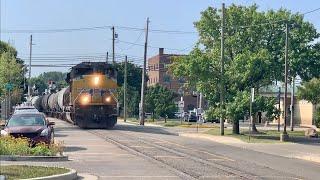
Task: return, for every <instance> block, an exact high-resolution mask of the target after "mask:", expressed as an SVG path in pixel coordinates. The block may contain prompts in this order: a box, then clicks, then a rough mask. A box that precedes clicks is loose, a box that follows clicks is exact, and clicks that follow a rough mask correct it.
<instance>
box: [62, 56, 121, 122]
mask: <svg viewBox="0 0 320 180" xmlns="http://www.w3.org/2000/svg"><path fill="white" fill-rule="evenodd" d="M116 80H117V71H116V69H115V68H114V67H113V66H112V65H111V64H107V63H104V62H83V63H80V64H78V65H76V66H74V67H73V68H72V69H71V72H70V73H68V75H67V79H66V81H67V82H68V83H69V85H70V96H69V98H70V100H69V106H70V112H69V113H68V115H67V118H68V119H69V120H71V121H73V122H74V124H76V125H78V126H79V127H81V128H111V127H113V126H114V125H115V124H116V122H117V103H118V100H117V95H116V89H117V87H118V86H117V81H116Z"/></svg>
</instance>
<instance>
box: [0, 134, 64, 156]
mask: <svg viewBox="0 0 320 180" xmlns="http://www.w3.org/2000/svg"><path fill="white" fill-rule="evenodd" d="M62 151H63V146H62V143H58V144H50V145H46V144H44V143H40V144H36V145H35V146H34V147H31V146H30V145H29V142H28V139H27V138H14V137H11V136H3V137H0V155H19V156H54V155H56V154H57V153H60V155H61V154H62Z"/></svg>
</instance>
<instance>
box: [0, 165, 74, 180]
mask: <svg viewBox="0 0 320 180" xmlns="http://www.w3.org/2000/svg"><path fill="white" fill-rule="evenodd" d="M69 171H70V170H68V169H65V168H60V167H44V166H28V165H4V166H1V175H4V176H5V179H8V180H12V179H29V178H39V177H44V176H52V175H57V174H63V173H67V172H69Z"/></svg>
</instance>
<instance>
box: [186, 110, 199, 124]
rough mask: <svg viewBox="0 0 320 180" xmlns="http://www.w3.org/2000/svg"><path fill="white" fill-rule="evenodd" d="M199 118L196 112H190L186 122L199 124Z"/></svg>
mask: <svg viewBox="0 0 320 180" xmlns="http://www.w3.org/2000/svg"><path fill="white" fill-rule="evenodd" d="M197 120H198V118H197V115H196V112H194V111H189V113H188V114H187V115H186V116H185V117H184V121H187V122H197Z"/></svg>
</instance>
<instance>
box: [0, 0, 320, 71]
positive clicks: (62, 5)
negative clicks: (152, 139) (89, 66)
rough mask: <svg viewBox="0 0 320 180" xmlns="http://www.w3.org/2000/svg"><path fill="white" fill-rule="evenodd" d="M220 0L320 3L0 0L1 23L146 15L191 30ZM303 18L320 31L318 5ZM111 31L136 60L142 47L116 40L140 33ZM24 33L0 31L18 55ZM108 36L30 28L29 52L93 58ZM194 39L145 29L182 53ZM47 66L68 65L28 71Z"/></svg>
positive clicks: (306, 7) (105, 21) (309, 6)
mask: <svg viewBox="0 0 320 180" xmlns="http://www.w3.org/2000/svg"><path fill="white" fill-rule="evenodd" d="M222 2H225V3H226V6H228V5H230V4H231V3H235V4H241V5H251V4H253V3H256V4H257V5H258V6H259V7H260V10H268V9H279V8H281V7H283V8H286V9H290V10H291V11H292V12H307V11H310V10H313V9H315V8H318V7H320V1H318V0H304V1H294V0H291V1H290V0H287V1H285V0H260V1H258V0H257V1H253V0H239V1H221V0H157V1H156V0H135V1H132V0H108V1H106V0H54V1H53V0H1V29H3V30H8V29H9V30H13V29H14V30H21V29H23V30H24V29H32V30H34V29H64V28H66V29H68V28H81V27H94V26H108V25H114V26H130V27H139V28H143V27H144V25H145V21H146V18H147V17H149V18H150V21H151V22H150V29H163V30H179V31H195V29H194V27H193V22H195V21H197V20H198V19H199V18H200V12H201V11H203V10H205V9H206V8H207V7H208V6H215V7H220V6H221V3H222ZM305 18H306V19H307V20H308V21H310V22H312V23H313V24H314V25H315V26H316V27H317V29H318V30H319V31H320V20H319V19H320V11H317V12H314V13H311V14H308V15H306V16H305ZM2 32H3V31H2ZM116 32H117V33H118V34H119V41H117V42H116V53H120V54H128V55H129V56H137V57H136V60H135V62H141V61H142V60H141V58H142V57H143V47H142V46H132V45H130V44H126V43H122V42H120V41H127V42H136V43H137V44H143V43H144V42H143V41H144V34H141V32H140V31H128V30H124V29H116ZM29 36H30V34H28V33H23V34H8V33H2V34H1V40H4V41H7V42H10V43H11V44H12V45H14V46H15V47H16V49H17V50H18V53H19V56H20V57H22V58H27V57H28V52H29V45H28V43H29ZM138 37H140V38H138ZM111 38H112V33H111V30H109V29H103V30H97V31H81V32H68V33H52V34H36V33H34V34H33V39H34V44H35V45H34V46H33V54H34V57H43V56H45V57H48V56H49V57H51V58H52V57H57V56H59V57H65V56H68V57H69V56H84V55H89V56H99V58H98V59H101V58H102V56H104V55H105V53H106V52H107V51H109V52H110V53H111V50H112V49H111V40H110V39H111ZM196 40H197V34H178V35H177V34H167V33H164V34H160V33H150V36H149V45H150V46H154V47H164V48H171V49H165V52H166V53H179V54H182V53H187V52H188V51H189V50H190V47H192V45H193V44H194V43H195V42H196ZM175 49H179V50H180V51H177V50H175ZM182 50H183V51H182ZM157 52H158V49H156V48H149V49H148V57H150V56H152V55H155V54H157ZM100 56H101V57H100ZM119 60H121V59H119ZM54 63H64V64H66V63H73V62H66V61H64V62H62V61H61V62H48V64H54ZM34 64H43V62H34ZM52 70H57V71H67V70H68V68H43V67H42V68H39V67H34V68H33V69H32V76H35V75H38V74H40V73H42V72H45V71H52Z"/></svg>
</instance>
